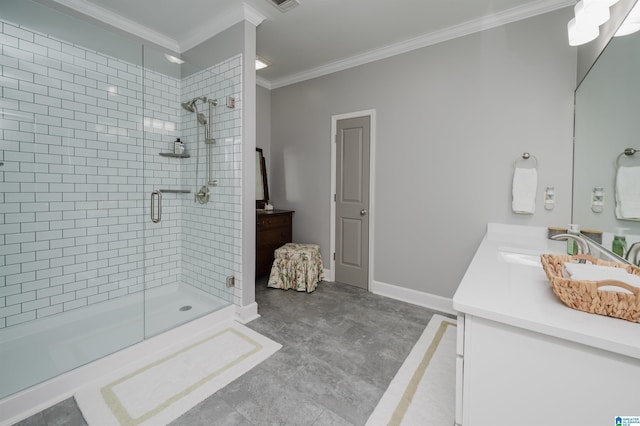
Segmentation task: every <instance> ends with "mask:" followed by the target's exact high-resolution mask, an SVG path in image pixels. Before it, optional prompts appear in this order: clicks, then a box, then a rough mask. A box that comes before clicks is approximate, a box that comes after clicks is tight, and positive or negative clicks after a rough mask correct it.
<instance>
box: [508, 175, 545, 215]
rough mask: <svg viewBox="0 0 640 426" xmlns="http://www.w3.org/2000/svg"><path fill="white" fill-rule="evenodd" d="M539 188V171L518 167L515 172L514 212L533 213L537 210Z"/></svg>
mask: <svg viewBox="0 0 640 426" xmlns="http://www.w3.org/2000/svg"><path fill="white" fill-rule="evenodd" d="M537 189H538V171H537V170H536V169H534V168H532V169H525V168H523V167H516V169H515V171H514V172H513V201H512V203H511V208H512V210H513V212H514V213H518V214H533V213H534V212H535V211H536V190H537Z"/></svg>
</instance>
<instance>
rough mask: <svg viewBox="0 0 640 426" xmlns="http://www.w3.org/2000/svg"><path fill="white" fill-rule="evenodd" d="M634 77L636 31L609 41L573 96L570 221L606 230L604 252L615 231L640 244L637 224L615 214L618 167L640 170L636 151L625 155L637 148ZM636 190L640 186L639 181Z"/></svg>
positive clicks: (639, 60)
mask: <svg viewBox="0 0 640 426" xmlns="http://www.w3.org/2000/svg"><path fill="white" fill-rule="evenodd" d="M638 76H640V32H636V33H633V34H629V35H626V36H622V37H613V38H612V40H611V41H610V42H609V44H608V45H607V46H606V48H605V49H604V50H603V51H602V53H601V55H600V56H599V58H598V60H597V61H596V62H595V64H594V65H593V66H592V67H591V69H590V70H589V73H588V74H587V75H586V77H585V78H584V80H583V81H582V83H580V86H579V87H578V88H577V89H576V94H575V130H574V132H575V133H574V170H573V172H574V173H573V209H572V211H573V214H572V216H573V222H574V223H578V224H580V226H581V228H582V229H593V230H600V231H603V232H605V235H604V238H603V242H602V245H603V246H604V247H605V248H608V249H610V248H611V238H612V235H610V234H612V233H615V232H616V229H617V228H626V229H627V230H626V231H625V234H626V235H627V240H628V241H627V242H628V244H630V243H631V242H632V241H637V240H640V221H637V220H635V221H634V220H627V219H621V218H620V216H624V215H621V214H620V212H618V214H616V204H617V203H616V190H617V189H618V190H619V189H620V187H619V186H618V188H617V187H616V177H617V174H618V164H621V165H623V166H630V167H635V166H637V167H639V168H638V169H637V170H638V171H640V152H638V153H636V154H635V155H630V156H628V155H624V154H623V153H624V151H625V149H627V148H635V149H638V150H640V137H639V136H640V79H639V78H638ZM616 160H618V164H617V162H616ZM639 176H640V175H639ZM635 186H636V188H640V180H639V181H638V182H637V183H636V184H635ZM596 188H602V192H601V194H600V191H599V189H596ZM638 194H640V190H638ZM628 196H629V195H626V196H625V197H628ZM598 197H602V199H601V200H598ZM598 201H602V205H599V204H598ZM608 234H609V235H608Z"/></svg>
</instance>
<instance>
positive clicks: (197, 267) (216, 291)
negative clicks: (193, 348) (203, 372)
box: [0, 0, 242, 423]
mask: <svg viewBox="0 0 640 426" xmlns="http://www.w3.org/2000/svg"><path fill="white" fill-rule="evenodd" d="M43 16H44V17H46V21H47V22H46V25H43V20H42V18H41V17H43ZM0 44H1V48H2V49H1V50H0V72H1V75H2V77H1V78H0V95H1V96H0V139H2V146H1V148H0V163H1V165H0V423H3V420H5V418H4V417H3V416H4V415H5V413H6V411H4V410H3V408H2V403H3V401H6V400H7V399H10V398H5V397H7V396H9V395H14V394H16V393H18V392H19V391H22V390H24V389H27V388H30V387H31V386H33V385H35V384H37V383H40V382H43V381H46V380H48V379H50V378H52V377H54V376H57V375H60V374H61V373H64V372H67V371H69V370H72V369H75V368H76V367H78V366H80V365H83V364H86V363H89V362H91V361H93V360H96V359H98V358H101V357H104V356H105V355H108V354H110V353H113V352H115V351H118V350H120V349H122V348H125V347H127V346H130V345H133V344H135V343H139V342H141V341H143V340H145V339H147V338H148V337H150V336H154V335H157V334H159V333H162V332H164V331H165V330H168V329H170V328H173V327H175V326H177V325H180V324H183V323H185V322H189V321H192V320H193V319H195V318H198V317H201V316H203V315H208V314H210V313H212V312H214V311H217V312H219V311H221V310H223V311H225V312H226V310H229V309H230V307H232V305H234V304H239V303H241V301H242V292H241V291H239V289H238V288H234V287H230V288H228V287H227V286H226V285H225V282H226V278H227V277H231V276H239V274H240V272H241V270H242V267H241V263H242V258H241V253H242V239H241V226H242V225H241V215H240V214H239V212H241V206H240V205H239V202H238V200H239V199H240V198H241V197H240V195H241V184H242V182H241V180H240V179H238V176H237V175H236V174H234V173H235V171H236V170H239V169H240V165H239V161H240V158H241V155H237V157H236V152H241V148H239V147H240V146H241V129H242V122H241V116H239V115H237V114H233V111H232V110H229V109H227V108H214V107H215V104H216V102H215V101H212V100H213V99H224V98H225V97H228V96H236V97H239V96H240V92H237V91H238V90H240V87H241V85H240V84H239V83H240V81H241V80H240V78H241V77H240V76H241V68H240V67H239V66H238V65H237V64H239V63H240V60H239V56H236V57H232V58H229V59H228V60H225V61H223V62H221V63H217V64H211V65H208V66H207V67H200V68H197V67H195V66H193V65H189V66H187V65H188V64H185V65H182V66H181V65H177V64H171V63H169V62H167V61H166V60H164V55H163V53H161V52H159V51H157V50H154V49H152V48H149V47H147V46H143V45H141V44H136V43H135V42H133V41H132V40H131V39H128V38H126V37H125V36H123V35H121V34H116V33H110V32H108V31H107V30H105V29H103V28H99V27H94V26H91V25H90V24H88V23H86V22H82V21H80V19H79V18H77V17H72V16H70V15H65V14H64V13H62V12H60V11H57V10H54V9H50V8H49V7H47V6H45V5H42V4H40V3H38V2H33V1H30V0H4V1H3V4H2V17H0ZM143 64H144V65H143ZM184 99H191V100H190V101H189V102H185V103H184V104H183V105H182V107H181V101H182V100H184ZM205 104H206V105H207V106H208V107H209V111H208V113H209V116H208V117H206V116H205V115H203V114H201V113H199V112H197V108H198V106H201V105H205ZM186 110H189V112H187V111H186ZM191 110H193V112H191ZM194 113H195V120H194ZM205 113H206V111H205ZM214 122H215V123H216V126H215V129H214V126H213V123H214ZM217 123H223V125H220V126H218V124H217ZM203 129H204V132H205V133H204V140H205V146H202V147H201V146H199V145H200V143H199V139H200V133H201V132H203ZM214 132H215V134H214ZM178 137H179V138H180V139H181V140H182V141H184V142H185V144H186V146H187V147H188V148H189V150H188V151H187V153H185V154H183V155H177V154H175V153H174V152H173V149H172V147H173V141H175V140H176V139H177V138H178ZM214 139H215V141H216V144H215V152H216V156H215V157H213V156H212V155H210V154H211V152H212V147H211V144H212V143H213V140H214ZM207 142H208V143H207ZM207 150H208V151H209V155H207V160H208V163H207V173H208V175H207V180H206V181H205V182H202V180H201V178H199V176H198V173H199V171H198V163H199V162H200V160H201V159H202V160H203V162H204V155H205V153H204V151H207ZM201 151H203V152H201ZM218 153H219V155H218ZM213 173H215V177H216V180H217V184H218V189H219V191H215V192H214V193H209V191H208V187H209V185H211V183H212V182H215V181H213V180H212V179H211V174H213ZM198 179H200V180H198ZM194 182H196V183H198V187H203V188H204V192H205V193H206V196H207V197H208V198H209V200H210V202H208V203H207V204H200V203H194V202H193V201H192V199H191V196H190V193H191V192H192V191H193V187H192V185H193V183H194ZM196 189H197V190H198V191H197V192H200V190H202V188H196ZM154 191H158V192H161V193H163V197H162V203H163V205H162V220H159V221H152V220H151V219H150V209H151V206H150V203H149V194H151V193H152V192H154ZM237 281H238V282H241V281H240V280H237ZM186 307H190V309H188V308H186ZM14 396H15V395H14ZM2 398H5V399H4V400H3V399H2Z"/></svg>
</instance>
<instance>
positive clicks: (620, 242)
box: [611, 228, 627, 257]
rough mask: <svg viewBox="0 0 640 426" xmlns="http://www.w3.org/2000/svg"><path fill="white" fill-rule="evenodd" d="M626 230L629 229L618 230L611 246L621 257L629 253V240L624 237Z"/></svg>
mask: <svg viewBox="0 0 640 426" xmlns="http://www.w3.org/2000/svg"><path fill="white" fill-rule="evenodd" d="M626 230H627V228H617V229H616V233H615V235H614V236H613V243H612V244H611V251H613V252H614V253H615V254H617V255H618V256H620V257H624V253H625V252H626V251H627V238H626V237H625V236H624V231H626Z"/></svg>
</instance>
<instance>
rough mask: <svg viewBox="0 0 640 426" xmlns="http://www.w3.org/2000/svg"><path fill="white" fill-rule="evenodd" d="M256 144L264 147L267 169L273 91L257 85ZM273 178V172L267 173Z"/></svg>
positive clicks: (269, 151) (269, 159)
mask: <svg viewBox="0 0 640 426" xmlns="http://www.w3.org/2000/svg"><path fill="white" fill-rule="evenodd" d="M256 108H257V110H256V146H257V147H258V148H262V153H263V154H264V159H265V162H266V163H267V171H268V172H270V169H269V166H270V165H271V91H269V89H265V88H264V87H261V86H257V87H256ZM267 177H268V178H271V174H270V173H269V174H268V175H267Z"/></svg>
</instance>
